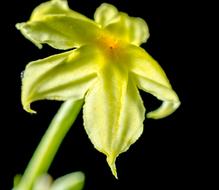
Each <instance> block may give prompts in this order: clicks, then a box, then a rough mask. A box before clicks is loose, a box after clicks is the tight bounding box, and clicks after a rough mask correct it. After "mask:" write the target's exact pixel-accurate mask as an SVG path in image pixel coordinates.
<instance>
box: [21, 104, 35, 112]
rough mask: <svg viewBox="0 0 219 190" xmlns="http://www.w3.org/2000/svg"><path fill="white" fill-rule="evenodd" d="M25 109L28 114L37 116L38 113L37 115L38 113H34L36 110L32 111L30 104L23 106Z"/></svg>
mask: <svg viewBox="0 0 219 190" xmlns="http://www.w3.org/2000/svg"><path fill="white" fill-rule="evenodd" d="M23 108H24V110H25V111H26V112H28V113H31V114H36V113H37V112H36V111H34V110H32V109H31V108H30V105H29V104H28V105H25V106H23Z"/></svg>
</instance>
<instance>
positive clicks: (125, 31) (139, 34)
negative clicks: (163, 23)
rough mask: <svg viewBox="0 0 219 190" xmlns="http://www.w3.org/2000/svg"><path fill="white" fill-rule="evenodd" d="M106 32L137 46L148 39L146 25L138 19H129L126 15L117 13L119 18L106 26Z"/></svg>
mask: <svg viewBox="0 0 219 190" xmlns="http://www.w3.org/2000/svg"><path fill="white" fill-rule="evenodd" d="M106 30H107V31H109V32H110V33H111V34H112V35H115V36H116V37H117V38H119V39H122V40H124V41H125V42H127V43H131V44H134V45H137V46H139V45H140V44H142V43H145V42H146V41H147V39H148V38H149V30H148V26H147V23H146V22H145V21H144V20H143V19H141V18H138V17H130V16H128V15H127V14H126V13H122V12H120V13H119V18H118V19H117V21H116V22H113V23H111V24H109V25H107V26H106Z"/></svg>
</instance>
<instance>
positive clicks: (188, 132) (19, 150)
mask: <svg viewBox="0 0 219 190" xmlns="http://www.w3.org/2000/svg"><path fill="white" fill-rule="evenodd" d="M41 2H42V1H39V0H17V1H13V2H12V1H11V4H10V2H9V1H8V4H5V5H4V6H3V7H4V8H5V10H6V13H4V14H3V15H2V26H4V27H2V28H4V29H6V30H3V29H2V30H3V32H5V34H4V35H2V39H1V40H2V44H3V45H2V48H1V50H2V51H1V56H2V57H3V59H2V61H1V64H2V71H1V89H2V90H1V96H2V98H1V99H2V103H1V105H2V112H3V114H1V129H2V132H1V133H0V134H1V145H0V146H1V152H0V153H1V160H2V161H1V163H0V167H1V168H0V170H1V172H0V189H2V190H7V189H11V188H12V181H13V177H14V175H15V174H17V173H22V172H23V171H24V169H25V167H26V165H27V163H28V161H29V160H30V158H31V156H32V154H33V152H34V149H35V148H36V146H37V145H38V143H39V141H40V138H41V136H42V135H43V134H44V132H45V131H46V129H47V126H48V124H49V122H50V120H51V119H52V117H53V116H54V114H55V113H56V111H57V110H58V108H59V106H60V105H61V104H60V102H55V101H41V102H36V103H34V104H33V107H34V109H35V110H37V111H38V114H37V115H30V114H28V113H26V112H25V111H23V109H22V106H21V103H20V88H21V82H20V73H21V72H22V71H23V70H24V67H25V65H26V64H27V63H28V62H30V61H32V60H37V59H39V58H44V57H46V56H48V55H52V54H55V53H58V52H59V51H57V50H54V49H52V48H50V47H48V46H44V48H43V49H42V50H39V49H38V48H37V47H35V46H34V45H33V44H32V43H31V42H29V41H28V40H26V39H25V38H24V37H23V36H22V35H21V34H20V32H19V31H17V30H16V29H15V27H14V25H15V24H16V23H17V22H22V21H26V20H28V17H29V15H30V14H31V12H32V10H33V9H34V7H36V6H37V5H38V4H40V3H41ZM102 2H103V1H101V0H69V5H70V7H71V8H72V9H74V10H76V11H78V12H80V13H82V14H84V15H86V16H88V17H90V18H93V13H94V11H95V9H96V8H97V7H98V6H99V5H100V4H101V3H102ZM104 2H108V3H112V4H114V5H115V6H116V7H117V8H118V9H119V10H121V11H124V12H127V13H128V14H129V15H131V16H138V17H142V18H143V19H145V20H146V22H147V23H148V25H149V30H150V34H151V36H150V38H149V40H148V42H147V43H146V44H143V45H142V47H143V48H145V49H146V50H147V51H148V52H149V53H150V54H151V55H152V56H153V57H154V58H155V59H156V60H157V61H158V62H159V63H160V65H161V66H162V67H163V69H164V70H165V72H166V74H167V76H168V78H169V80H170V81H171V84H172V86H173V88H174V89H175V91H176V92H177V94H178V95H179V98H180V100H181V102H182V104H181V106H180V108H179V109H178V110H177V111H176V112H175V113H174V114H172V115H171V116H169V117H167V118H164V119H161V120H145V122H144V124H145V125H144V126H145V127H144V133H143V135H142V136H141V137H140V139H139V140H138V141H137V142H136V143H135V144H134V145H132V146H131V148H130V149H129V150H128V151H127V152H126V153H124V154H121V155H120V156H119V158H118V159H117V170H118V177H119V180H116V179H114V177H113V176H112V174H111V172H110V169H109V168H108V165H107V163H106V161H105V156H104V155H103V154H101V153H99V152H98V151H96V150H95V149H94V148H93V145H92V144H91V143H90V141H89V139H88V137H87V135H86V133H85V130H84V128H83V125H82V123H83V121H82V117H81V114H80V115H79V117H78V119H77V121H76V123H75V124H74V126H73V127H72V129H71V130H70V132H69V133H68V135H67V136H66V138H65V140H64V142H63V143H62V145H61V147H60V149H59V151H58V153H57V155H56V157H55V160H54V162H53V164H52V166H51V168H50V170H49V173H50V174H51V175H52V176H53V177H54V178H57V177H59V176H62V175H64V174H67V173H70V172H73V171H78V170H80V171H83V172H84V173H85V175H86V183H85V188H84V189H85V190H94V189H95V190H103V189H104V190H105V189H106V190H107V189H113V190H119V189H120V190H122V189H136V190H137V189H166V188H167V189H179V188H184V189H187V188H188V187H197V185H199V186H202V185H204V184H205V183H206V180H205V176H206V175H208V174H207V173H206V172H204V171H205V167H207V166H206V164H205V162H204V161H203V156H204V154H205V153H203V149H205V146H207V145H206V144H205V141H206V139H207V134H205V135H203V129H202V128H201V127H200V125H202V124H203V122H204V116H203V112H202V111H201V109H203V107H198V105H199V103H200V101H202V98H201V97H200V93H201V92H202V91H201V90H202V89H201V86H200V83H201V82H200V81H202V80H203V79H202V78H199V77H198V75H196V74H197V73H198V72H199V70H198V68H200V67H203V65H202V63H201V62H199V61H198V60H197V57H199V56H201V52H196V51H195V50H196V47H195V45H194V44H196V45H197V41H199V39H200V38H199V35H200V34H199V33H197V32H196V30H193V29H194V28H196V27H199V26H201V25H199V22H198V21H199V16H198V15H199V12H200V9H198V8H194V6H193V5H191V4H190V3H188V2H186V1H182V2H180V1H177V2H175V3H173V2H169V3H168V2H166V1H165V2H163V1H156V0H155V1H145V2H144V1H141V0H134V1H133V0H132V1H131V0H120V1H119V0H118V1H116V0H114V1H113V0H108V1H107V0H106V1H104ZM141 94H142V97H143V100H144V102H145V105H146V108H147V110H152V109H154V108H155V107H157V106H158V105H159V102H158V101H157V100H156V99H155V98H153V97H152V96H150V95H147V94H146V93H143V92H141ZM202 102H203V101H202ZM203 104H204V102H203V103H202V105H203Z"/></svg>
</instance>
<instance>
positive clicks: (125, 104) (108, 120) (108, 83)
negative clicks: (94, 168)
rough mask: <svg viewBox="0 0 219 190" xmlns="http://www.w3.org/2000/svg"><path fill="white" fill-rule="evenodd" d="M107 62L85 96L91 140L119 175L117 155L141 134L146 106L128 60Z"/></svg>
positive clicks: (113, 171) (86, 116)
mask: <svg viewBox="0 0 219 190" xmlns="http://www.w3.org/2000/svg"><path fill="white" fill-rule="evenodd" d="M120 61H122V60H120ZM106 62H107V63H106V64H105V65H103V66H102V67H101V69H100V70H99V72H98V76H97V81H96V83H95V85H94V86H93V88H91V89H90V90H89V91H88V93H87V95H86V97H85V105H84V114H83V116H84V124H85V129H86V132H87V134H88V136H89V138H90V140H91V141H92V143H93V144H94V146H95V148H96V149H97V150H99V151H100V152H102V153H104V154H105V155H106V156H107V162H108V164H109V166H110V168H111V170H112V173H113V174H114V176H115V177H117V173H116V166H115V161H116V157H117V156H118V155H119V154H120V153H122V152H124V151H126V150H127V149H128V148H129V147H130V145H132V144H133V143H134V142H135V141H136V140H137V139H138V138H139V136H140V135H141V133H142V130H143V120H144V114H145V110H144V106H143V103H142V100H141V98H140V96H139V93H138V90H137V87H136V86H135V84H134V83H133V80H132V78H130V77H129V76H128V71H127V68H126V67H125V63H123V62H122V63H120V62H116V60H114V61H112V62H109V61H106ZM112 64H114V66H113V67H112V66H111V65H112Z"/></svg>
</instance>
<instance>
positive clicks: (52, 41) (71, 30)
mask: <svg viewBox="0 0 219 190" xmlns="http://www.w3.org/2000/svg"><path fill="white" fill-rule="evenodd" d="M16 26H17V28H18V29H19V30H20V31H21V32H22V34H23V35H24V36H25V37H26V38H27V39H29V40H31V41H32V42H33V43H34V44H36V45H37V46H38V47H39V48H41V47H42V44H48V45H50V46H52V47H53V48H56V49H60V50H68V49H70V50H69V51H68V52H65V53H61V54H58V55H54V56H50V57H48V58H45V59H41V60H37V61H34V62H31V63H29V64H28V65H27V67H26V69H25V72H24V77H23V80H22V84H23V85H22V104H23V107H24V109H25V110H26V111H28V112H31V113H35V112H34V111H33V110H32V109H31V108H30V104H31V103H32V102H34V101H37V100H42V99H48V100H61V101H66V100H68V99H75V100H79V99H84V100H85V103H84V106H83V119H84V126H85V130H86V132H87V134H88V137H89V138H90V140H91V142H92V143H93V145H94V146H95V148H96V149H97V150H99V151H100V152H102V153H104V154H105V155H106V156H107V162H108V164H109V166H110V168H111V170H112V173H113V174H114V175H115V176H117V174H116V167H115V161H116V158H117V156H118V155H119V154H121V153H122V152H125V151H126V150H128V148H129V147H130V145H132V144H133V143H134V142H135V141H136V140H137V139H138V138H139V137H140V135H141V134H142V131H143V121H144V119H145V108H144V105H143V102H142V99H141V97H140V94H139V91H138V89H141V90H144V91H145V92H148V93H150V94H152V95H154V96H155V97H157V98H158V99H159V100H161V101H163V103H162V105H161V107H160V108H158V109H157V110H155V111H152V112H149V113H147V115H146V116H147V117H148V118H153V119H160V118H163V117H166V116H168V115H170V114H171V113H173V112H174V111H175V110H176V109H177V108H178V107H179V105H180V101H179V99H178V96H177V94H176V93H175V92H174V90H173V89H172V88H171V85H170V83H169V81H168V79H167V77H166V75H165V73H164V71H163V70H162V68H161V67H160V66H159V65H158V63H157V62H156V61H155V60H154V59H153V58H152V57H151V56H150V55H149V54H148V53H147V52H146V51H145V50H144V49H142V48H141V47H140V44H142V43H145V42H146V41H147V39H148V37H149V32H148V27H147V24H146V22H145V21H144V20H143V19H141V18H135V17H130V16H128V15H127V14H126V13H123V12H118V10H117V9H116V8H115V7H114V6H112V5H109V4H106V3H103V4H102V5H101V6H100V7H99V8H97V10H96V12H95V14H94V21H93V20H90V19H89V18H87V17H85V16H83V15H81V14H80V13H77V12H75V11H73V10H71V9H69V7H68V5H67V2H66V1H65V0H52V1H49V2H46V3H43V4H41V5H40V6H38V7H37V8H36V9H35V10H34V11H33V13H32V15H31V17H30V20H29V21H28V22H24V23H19V24H17V25H16Z"/></svg>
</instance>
